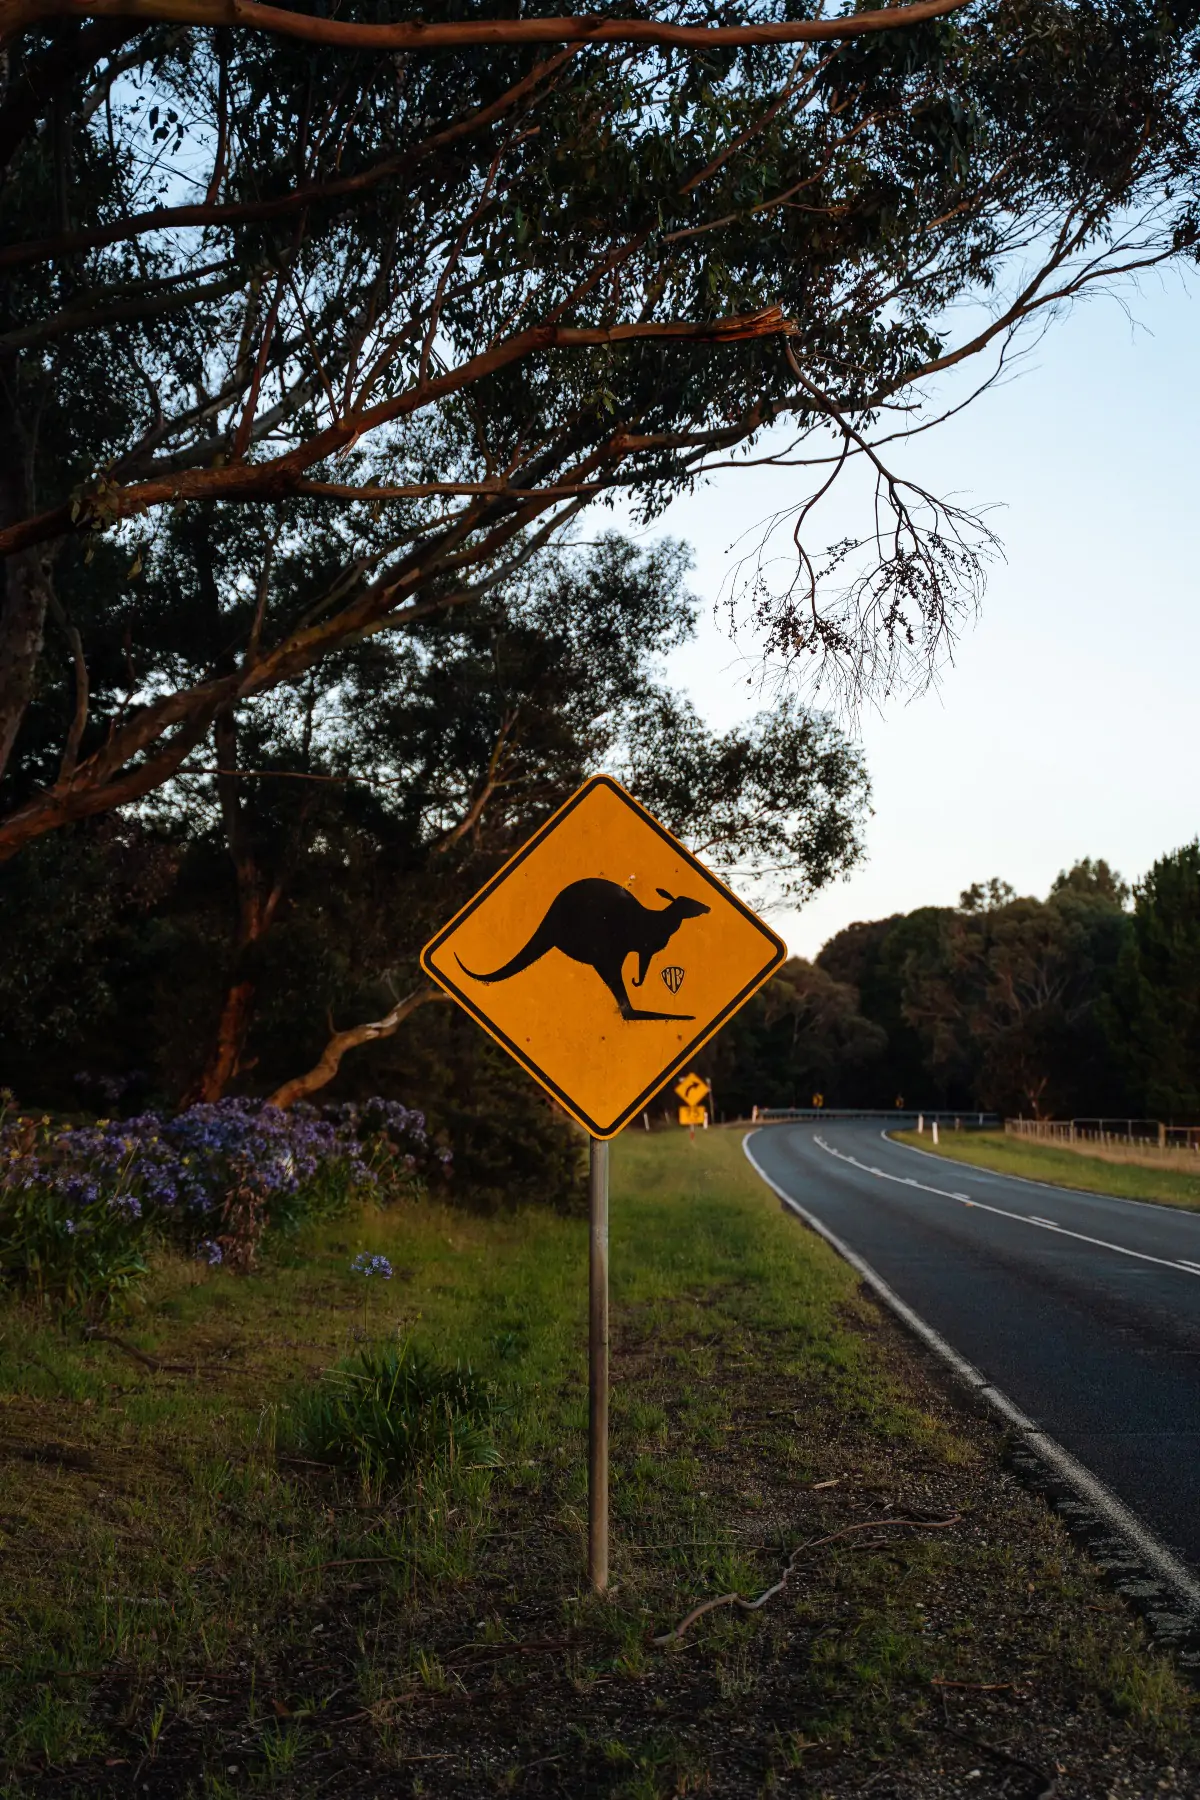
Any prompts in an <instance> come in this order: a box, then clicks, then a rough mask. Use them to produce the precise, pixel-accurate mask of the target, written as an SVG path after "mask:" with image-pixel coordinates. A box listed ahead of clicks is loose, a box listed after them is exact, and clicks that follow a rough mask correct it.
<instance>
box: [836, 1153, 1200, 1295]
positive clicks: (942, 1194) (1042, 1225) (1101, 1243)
mask: <svg viewBox="0 0 1200 1800" xmlns="http://www.w3.org/2000/svg"><path fill="white" fill-rule="evenodd" d="M813 1142H814V1143H815V1144H816V1145H817V1146H818V1147H819V1148H820V1149H822V1150H824V1152H825V1154H826V1155H827V1156H836V1157H837V1159H838V1161H839V1162H844V1163H850V1164H851V1165H852V1166H853V1167H854V1168H856V1169H861V1170H862V1172H863V1174H864V1175H875V1176H877V1177H878V1179H879V1180H880V1181H894V1182H895V1183H896V1184H897V1186H899V1187H912V1188H919V1189H920V1191H921V1192H922V1193H923V1194H936V1195H937V1197H938V1199H939V1200H959V1201H961V1202H962V1204H963V1205H964V1206H973V1207H975V1208H976V1210H977V1211H978V1212H986V1213H995V1215H996V1217H997V1218H998V1219H1012V1220H1013V1221H1014V1222H1015V1223H1016V1224H1018V1225H1033V1226H1035V1227H1036V1228H1037V1230H1039V1231H1053V1232H1055V1233H1057V1235H1058V1236H1059V1237H1068V1238H1074V1240H1075V1241H1076V1243H1079V1244H1094V1245H1095V1246H1096V1248H1097V1249H1099V1250H1111V1251H1113V1252H1114V1254H1115V1255H1117V1256H1129V1257H1132V1258H1133V1260H1134V1261H1135V1262H1145V1263H1156V1264H1157V1265H1158V1267H1159V1268H1160V1269H1178V1270H1180V1271H1181V1272H1182V1273H1183V1274H1185V1275H1200V1263H1194V1262H1185V1261H1183V1260H1182V1259H1176V1258H1174V1257H1169V1256H1150V1255H1148V1254H1147V1252H1146V1251H1145V1250H1130V1249H1128V1248H1127V1247H1126V1246H1125V1245H1124V1244H1114V1243H1111V1242H1110V1241H1109V1240H1108V1239H1107V1238H1098V1237H1089V1236H1088V1234H1087V1232H1084V1231H1069V1230H1068V1229H1067V1227H1066V1226H1065V1225H1056V1224H1055V1222H1054V1220H1053V1219H1039V1218H1037V1217H1036V1216H1035V1215H1034V1214H1032V1213H1016V1212H1009V1211H1008V1210H1007V1209H1006V1208H1005V1207H1003V1206H989V1205H988V1204H987V1202H986V1201H984V1200H972V1199H971V1197H970V1195H969V1194H956V1193H951V1192H950V1191H949V1189H947V1188H935V1187H930V1185H929V1184H928V1182H925V1181H914V1179H913V1177H912V1176H911V1175H889V1174H888V1172H887V1170H886V1169H877V1168H874V1167H873V1166H872V1165H871V1164H870V1163H864V1162H860V1161H859V1160H858V1158H857V1156H851V1155H849V1154H848V1152H847V1151H845V1150H835V1149H834V1147H833V1145H832V1144H827V1143H826V1142H825V1139H824V1138H823V1137H821V1136H820V1134H819V1133H818V1132H815V1131H814V1133H813Z"/></svg>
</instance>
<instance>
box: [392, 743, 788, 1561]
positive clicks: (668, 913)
mask: <svg viewBox="0 0 1200 1800" xmlns="http://www.w3.org/2000/svg"><path fill="white" fill-rule="evenodd" d="M786 956H787V946H786V944H785V943H784V941H783V939H782V938H781V937H779V936H778V935H777V934H776V933H775V932H774V931H772V930H771V927H770V926H769V925H766V924H764V923H763V921H762V920H761V919H760V918H758V917H757V916H756V915H755V914H754V913H753V912H751V910H750V908H749V907H748V906H747V905H746V904H745V902H744V901H741V900H739V899H738V897H737V895H736V894H732V893H730V891H729V889H728V888H727V887H726V886H725V884H724V882H721V881H718V879H717V877H716V876H715V875H714V874H713V873H712V871H711V870H710V869H706V868H705V866H704V864H703V863H702V862H700V861H698V859H697V858H696V857H694V856H693V855H692V853H691V851H689V850H686V849H685V848H684V846H683V845H682V844H681V843H680V842H679V841H678V839H676V838H673V837H672V836H671V834H670V832H669V831H668V830H667V829H666V827H665V826H664V825H660V823H659V822H658V820H657V819H656V818H654V817H653V815H652V814H651V813H648V812H647V811H646V809H645V807H644V806H641V805H639V803H638V802H637V801H636V800H635V799H634V797H633V795H632V794H628V793H626V791H625V789H624V788H623V787H622V786H621V785H620V783H619V782H616V781H614V780H613V779H612V777H611V776H610V775H593V776H592V778H591V780H590V781H585V782H584V784H583V786H582V787H581V788H580V789H579V790H578V791H577V792H576V793H574V794H572V796H571V798H570V799H569V800H568V801H566V802H565V804H564V805H562V806H560V807H559V809H558V811H557V812H556V813H555V814H554V815H553V816H552V817H551V818H549V819H547V820H546V822H545V824H544V825H542V826H541V827H540V828H539V829H538V830H537V831H535V832H534V834H533V836H532V837H531V838H530V839H529V840H528V842H527V843H525V844H523V845H522V846H521V848H520V849H519V850H518V851H517V852H516V854H515V856H512V857H510V859H509V860H508V862H506V863H505V865H504V867H503V868H502V869H498V870H497V872H496V873H495V874H494V875H493V876H492V878H491V880H490V881H487V882H485V883H484V885H483V887H481V888H480V890H479V892H478V893H477V894H476V895H474V897H473V898H472V899H470V900H468V901H467V904H466V905H465V906H464V907H463V908H462V909H461V910H460V911H459V912H457V913H455V915H454V917H453V918H452V919H450V920H448V921H447V923H446V924H445V925H443V926H442V928H441V930H440V931H438V932H436V933H435V935H434V936H433V937H432V938H430V940H429V942H428V943H427V944H426V946H425V948H424V949H423V950H422V952H421V967H422V968H423V969H424V971H425V973H426V974H427V975H428V976H429V978H430V980H431V981H436V982H437V984H438V986H439V987H441V988H444V989H445V991H446V993H448V994H449V995H451V997H452V998H453V999H455V1000H457V1002H458V1004H459V1005H460V1006H461V1007H462V1008H463V1009H464V1011H466V1012H468V1013H469V1014H470V1015H471V1017H472V1018H473V1019H474V1020H475V1021H476V1023H477V1024H479V1025H482V1027H483V1029H484V1030H485V1031H486V1032H488V1033H489V1034H490V1035H491V1036H492V1037H493V1038H494V1039H495V1040H496V1042H497V1043H498V1044H500V1045H501V1046H502V1047H503V1048H504V1049H505V1050H507V1051H508V1053H509V1055H510V1056H513V1057H515V1058H516V1060H517V1062H519V1063H520V1065H521V1067H522V1068H523V1069H525V1070H526V1072H527V1073H528V1074H530V1075H532V1076H533V1079H534V1080H535V1081H538V1082H540V1083H541V1085H542V1086H543V1087H544V1088H545V1089H546V1091H547V1093H549V1094H552V1095H553V1096H554V1098H555V1099H556V1100H557V1101H558V1103H559V1105H560V1106H561V1107H563V1108H564V1110H565V1111H566V1112H568V1113H569V1114H570V1115H571V1117H572V1118H573V1119H575V1120H576V1121H577V1122H578V1123H579V1124H580V1125H582V1126H583V1129H584V1130H585V1131H586V1132H587V1134H588V1137H589V1139H590V1140H591V1174H590V1178H589V1187H590V1193H591V1226H590V1233H589V1243H590V1247H589V1261H590V1267H591V1272H590V1276H589V1285H588V1348H589V1351H590V1364H589V1370H588V1577H589V1579H590V1581H591V1585H592V1589H593V1591H594V1592H595V1593H597V1594H602V1593H604V1591H605V1590H606V1588H607V1587H608V1139H610V1138H614V1137H616V1135H617V1133H618V1132H619V1131H622V1130H623V1129H624V1128H625V1126H626V1125H628V1124H629V1122H630V1120H631V1119H636V1118H637V1116H638V1114H639V1113H641V1114H642V1116H643V1119H644V1120H645V1119H646V1108H647V1106H648V1105H649V1102H650V1100H651V1098H652V1097H653V1096H654V1095H655V1094H657V1093H658V1092H659V1090H660V1089H661V1088H662V1086H663V1084H664V1082H666V1081H669V1080H670V1079H671V1077H672V1076H673V1075H678V1073H679V1071H680V1070H681V1069H683V1068H684V1067H686V1065H687V1064H688V1063H689V1062H690V1061H691V1059H692V1057H693V1056H694V1055H695V1053H696V1051H697V1050H699V1048H700V1047H701V1045H702V1044H706V1043H707V1042H708V1040H709V1038H711V1037H712V1036H713V1035H714V1034H715V1033H716V1032H718V1031H719V1030H720V1029H721V1026H722V1025H724V1023H725V1021H726V1020H727V1019H729V1018H732V1016H733V1014H734V1013H735V1012H736V1011H737V1010H738V1008H739V1007H740V1006H744V1005H745V1003H746V1001H747V1000H749V998H750V996H751V994H756V993H757V992H758V990H759V988H760V987H762V985H763V983H764V982H766V981H769V980H770V978H771V976H772V975H773V974H774V972H775V970H776V969H777V968H778V967H779V965H780V964H781V963H782V962H783V960H784V958H785V957H786ZM690 1079H691V1089H694V1090H696V1091H695V1092H692V1093H691V1099H690V1100H688V1101H685V1103H686V1104H689V1105H691V1106H694V1107H696V1115H693V1116H694V1117H696V1122H697V1123H701V1124H707V1122H708V1119H707V1114H706V1113H705V1111H704V1108H703V1107H702V1106H700V1105H699V1100H700V1099H702V1098H703V1096H704V1095H705V1094H707V1093H708V1092H709V1088H708V1084H707V1082H704V1081H701V1080H700V1078H699V1076H697V1075H693V1076H692V1077H691V1078H690ZM681 1097H683V1096H682V1095H681Z"/></svg>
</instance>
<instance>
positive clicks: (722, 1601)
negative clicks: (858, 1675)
mask: <svg viewBox="0 0 1200 1800" xmlns="http://www.w3.org/2000/svg"><path fill="white" fill-rule="evenodd" d="M961 1521H962V1514H961V1513H955V1514H954V1516H953V1518H950V1519H864V1520H863V1521H862V1523H861V1524H859V1525H846V1526H844V1527H843V1529H842V1530H841V1531H833V1532H830V1534H829V1536H828V1537H821V1538H811V1539H809V1540H808V1542H806V1543H803V1544H797V1545H796V1548H795V1549H794V1550H793V1551H792V1554H791V1555H790V1556H789V1557H788V1560H787V1562H786V1563H785V1564H784V1568H783V1574H782V1575H781V1576H780V1578H779V1580H778V1581H777V1582H776V1583H775V1585H774V1586H773V1587H769V1588H767V1590H766V1592H765V1593H762V1594H760V1595H759V1596H758V1598H757V1600H747V1598H746V1596H745V1595H744V1594H719V1595H718V1596H717V1597H716V1599H714V1600H702V1601H701V1603H700V1605H699V1606H694V1607H693V1608H692V1610H691V1612H690V1613H688V1615H687V1617H686V1618H683V1619H681V1620H680V1621H679V1623H678V1625H676V1626H675V1627H674V1628H673V1629H672V1630H670V1631H666V1632H664V1633H663V1635H662V1636H661V1637H656V1638H652V1639H651V1640H650V1641H651V1643H653V1644H654V1645H655V1647H656V1648H658V1649H662V1648H664V1647H665V1646H666V1645H667V1644H675V1643H678V1641H679V1639H680V1638H681V1637H682V1636H683V1634H684V1632H685V1631H687V1630H688V1629H689V1628H690V1627H691V1626H693V1625H694V1624H695V1623H696V1620H697V1619H702V1618H703V1617H704V1615H705V1613H710V1612H715V1611H716V1610H717V1608H718V1607H720V1606H736V1607H738V1608H739V1609H740V1610H741V1611H742V1612H757V1611H758V1609H759V1607H760V1606H765V1605H766V1604H767V1601H768V1600H773V1599H774V1598H775V1596H776V1594H781V1593H782V1592H783V1590H784V1588H785V1587H786V1586H787V1584H788V1579H789V1577H790V1576H791V1575H793V1574H794V1573H795V1569H796V1564H797V1563H798V1562H799V1560H800V1558H801V1556H803V1555H804V1553H805V1552H806V1551H808V1550H820V1549H821V1548H822V1547H823V1546H824V1545H825V1544H836V1543H837V1541H838V1539H839V1538H847V1537H850V1536H852V1534H853V1533H854V1532H856V1531H879V1530H881V1529H889V1530H890V1529H892V1528H893V1527H895V1526H897V1525H904V1526H908V1527H910V1528H912V1529H915V1530H918V1531H942V1530H944V1529H945V1528H946V1526H948V1525H958V1524H960V1523H961Z"/></svg>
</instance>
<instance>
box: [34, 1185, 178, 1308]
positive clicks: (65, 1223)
mask: <svg viewBox="0 0 1200 1800" xmlns="http://www.w3.org/2000/svg"><path fill="white" fill-rule="evenodd" d="M83 1185H84V1184H80V1187H82V1186H83ZM0 1199H2V1201H3V1204H0V1281H3V1283H4V1284H5V1285H6V1286H11V1287H18V1288H21V1289H22V1290H23V1291H24V1292H26V1293H28V1294H30V1295H31V1296H32V1297H33V1298H34V1299H36V1300H37V1301H39V1302H40V1303H43V1304H46V1303H51V1302H52V1303H53V1304H55V1305H57V1306H60V1307H63V1308H65V1309H67V1310H68V1311H72V1312H74V1311H80V1312H84V1311H87V1312H95V1311H104V1310H106V1309H108V1308H110V1307H112V1306H114V1305H115V1304H117V1303H118V1302H119V1301H120V1300H122V1299H125V1298H127V1297H128V1296H129V1295H131V1294H132V1293H133V1292H135V1291H136V1289H137V1287H138V1285H139V1283H140V1282H141V1281H142V1279H143V1278H144V1276H145V1275H146V1274H147V1272H148V1267H149V1265H148V1263H147V1261H146V1256H145V1249H144V1238H145V1231H144V1224H143V1220H142V1214H141V1208H140V1206H139V1205H138V1203H137V1201H136V1200H134V1199H132V1197H131V1196H125V1197H123V1198H122V1197H116V1198H114V1199H111V1200H107V1201H99V1202H98V1201H97V1200H95V1199H94V1198H88V1197H86V1195H85V1194H84V1193H83V1192H76V1193H75V1194H74V1195H71V1194H70V1193H69V1192H67V1191H66V1190H65V1185H64V1187H63V1188H53V1187H49V1188H47V1187H26V1188H17V1189H15V1190H12V1191H10V1192H7V1193H4V1194H3V1195H0Z"/></svg>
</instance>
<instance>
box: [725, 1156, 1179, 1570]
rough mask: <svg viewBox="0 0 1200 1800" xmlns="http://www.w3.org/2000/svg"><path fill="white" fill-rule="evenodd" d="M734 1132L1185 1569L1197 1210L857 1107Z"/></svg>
mask: <svg viewBox="0 0 1200 1800" xmlns="http://www.w3.org/2000/svg"><path fill="white" fill-rule="evenodd" d="M749 1147H750V1149H751V1151H752V1152H753V1155H754V1159H755V1161H756V1162H757V1163H758V1164H759V1165H760V1166H761V1168H762V1170H763V1171H764V1173H765V1174H766V1175H768V1176H769V1177H770V1179H771V1181H772V1182H774V1183H775V1184H776V1186H777V1187H778V1188H779V1189H780V1190H781V1191H782V1192H783V1193H786V1194H788V1195H790V1196H791V1197H792V1199H794V1200H796V1201H797V1202H798V1203H799V1204H800V1205H801V1206H803V1207H805V1208H806V1209H807V1210H808V1211H809V1212H810V1213H812V1214H813V1215H814V1216H815V1217H816V1218H818V1219H819V1220H820V1221H821V1223H822V1224H823V1225H824V1226H825V1227H826V1228H827V1229H828V1230H829V1231H831V1232H833V1233H834V1234H835V1235H836V1236H837V1237H839V1238H841V1239H842V1241H843V1242H844V1243H845V1244H846V1245H847V1246H848V1247H849V1248H850V1249H851V1250H854V1251H857V1253H858V1255H859V1256H861V1257H863V1258H864V1259H865V1261H866V1262H868V1263H870V1264H871V1266H872V1267H873V1268H874V1269H875V1270H876V1272H877V1273H878V1274H879V1275H881V1276H882V1277H883V1279H884V1281H886V1282H887V1283H888V1284H889V1286H890V1287H892V1288H893V1289H894V1290H895V1292H896V1293H897V1294H898V1295H899V1296H900V1298H901V1299H902V1300H904V1301H906V1302H907V1304H908V1305H909V1306H910V1307H911V1308H912V1309H913V1310H914V1312H916V1313H918V1314H919V1315H920V1316H921V1317H922V1318H923V1319H924V1320H925V1321H926V1323H927V1324H929V1325H931V1326H932V1327H933V1328H934V1330H935V1331H937V1332H939V1333H940V1334H941V1336H942V1337H943V1338H945V1339H946V1341H947V1342H948V1343H949V1344H950V1345H951V1346H952V1347H953V1349H955V1350H957V1351H958V1353H959V1355H960V1356H964V1357H966V1358H967V1360H968V1361H969V1362H972V1363H974V1364H975V1366H976V1367H977V1368H978V1369H979V1370H981V1371H982V1373H983V1374H984V1375H985V1376H986V1377H987V1378H988V1380H989V1381H990V1382H992V1383H994V1384H995V1386H996V1387H998V1388H1000V1389H1001V1390H1002V1391H1003V1392H1004V1393H1005V1394H1007V1395H1008V1397H1009V1399H1010V1400H1013V1401H1015V1402H1016V1404H1017V1405H1018V1406H1019V1407H1020V1408H1021V1409H1022V1411H1024V1412H1025V1413H1027V1414H1028V1415H1029V1416H1030V1418H1032V1419H1033V1420H1034V1421H1035V1422H1036V1424H1037V1425H1038V1426H1039V1427H1040V1429H1041V1430H1043V1431H1045V1432H1047V1433H1048V1434H1049V1435H1050V1436H1051V1437H1052V1438H1056V1439H1057V1440H1058V1442H1059V1443H1060V1444H1062V1445H1063V1446H1065V1448H1066V1449H1067V1450H1069V1451H1070V1452H1071V1453H1072V1455H1073V1456H1075V1457H1076V1458H1077V1459H1078V1460H1079V1462H1081V1463H1082V1464H1083V1465H1084V1466H1085V1467H1086V1468H1087V1469H1090V1470H1091V1471H1092V1473H1093V1474H1095V1475H1097V1476H1099V1477H1100V1479H1101V1481H1103V1482H1105V1483H1106V1484H1107V1485H1108V1487H1110V1488H1111V1489H1112V1490H1113V1492H1114V1493H1115V1494H1116V1495H1117V1497H1118V1498H1119V1499H1120V1500H1122V1501H1124V1503H1125V1505H1126V1506H1127V1507H1129V1508H1130V1509H1131V1510H1132V1511H1133V1512H1135V1513H1136V1514H1138V1516H1139V1517H1140V1518H1141V1519H1143V1520H1144V1521H1145V1523H1146V1524H1147V1525H1148V1526H1149V1527H1150V1528H1151V1530H1152V1531H1153V1532H1155V1533H1156V1534H1157V1536H1158V1537H1159V1538H1160V1539H1161V1540H1162V1542H1163V1543H1164V1544H1165V1545H1167V1546H1168V1547H1169V1548H1170V1549H1172V1550H1174V1551H1176V1552H1177V1554H1178V1555H1179V1556H1180V1557H1181V1558H1182V1559H1183V1560H1184V1561H1185V1562H1186V1563H1188V1564H1189V1565H1190V1566H1191V1568H1192V1569H1193V1570H1195V1571H1200V1213H1188V1212H1183V1211H1179V1210H1177V1209H1174V1208H1170V1207H1160V1206H1147V1205H1144V1204H1141V1203H1139V1202H1137V1201H1130V1200H1118V1199H1116V1198H1111V1197H1109V1196H1108V1195H1103V1194H1080V1193H1073V1192H1069V1191H1068V1190H1066V1189H1062V1188H1050V1187H1044V1186H1042V1185H1041V1184H1040V1183H1036V1182H1026V1181H1019V1180H1016V1179H1014V1178H1013V1177H1011V1176H1006V1175H996V1174H993V1173H991V1172H990V1171H988V1170H984V1169H974V1168H970V1167H968V1166H966V1165H965V1164H963V1163H959V1162H952V1161H950V1160H949V1159H948V1158H943V1157H933V1156H926V1155H922V1154H920V1153H919V1152H917V1151H915V1150H911V1149H909V1148H908V1147H907V1146H905V1145H903V1144H896V1143H893V1142H891V1141H890V1140H889V1139H888V1138H887V1137H886V1136H885V1134H884V1133H883V1132H882V1131H881V1129H880V1127H879V1126H878V1125H877V1124H871V1123H869V1122H863V1121H855V1122H854V1123H852V1124H851V1123H847V1124H833V1123H830V1124H820V1125H816V1124H812V1123H807V1124H803V1125H776V1126H768V1127H765V1128H764V1129H762V1130H759V1131H757V1132H755V1133H754V1135H753V1137H752V1138H751V1140H750V1145H749Z"/></svg>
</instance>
